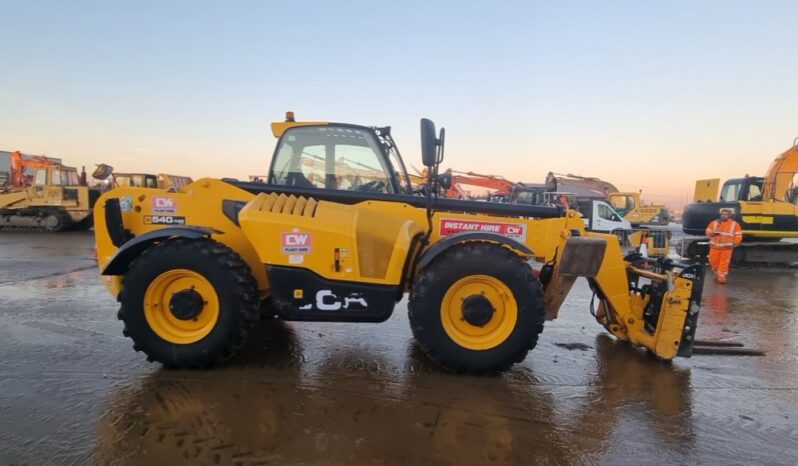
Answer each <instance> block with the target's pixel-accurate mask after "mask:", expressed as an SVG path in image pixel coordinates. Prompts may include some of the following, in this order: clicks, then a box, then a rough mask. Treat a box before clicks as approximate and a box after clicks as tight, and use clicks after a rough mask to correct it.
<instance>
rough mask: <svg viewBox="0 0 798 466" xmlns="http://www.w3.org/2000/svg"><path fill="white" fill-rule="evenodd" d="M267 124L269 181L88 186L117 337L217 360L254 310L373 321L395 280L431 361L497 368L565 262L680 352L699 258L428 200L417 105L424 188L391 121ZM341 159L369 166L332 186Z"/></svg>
mask: <svg viewBox="0 0 798 466" xmlns="http://www.w3.org/2000/svg"><path fill="white" fill-rule="evenodd" d="M272 132H273V133H274V135H275V137H278V138H279V141H278V143H277V147H276V149H275V153H274V157H273V159H272V162H271V168H270V170H269V173H268V177H267V180H266V182H265V183H248V182H241V181H235V180H229V179H225V180H216V179H209V178H205V179H200V180H198V181H196V182H194V183H191V184H189V185H187V186H184V187H183V188H181V189H179V190H178V191H177V192H166V191H164V190H158V189H147V188H118V189H114V190H112V191H109V192H107V193H105V194H104V195H103V196H102V197H101V198H100V200H99V201H98V203H97V205H96V207H95V216H96V221H95V232H96V240H97V248H98V262H99V267H100V270H101V276H102V277H103V280H104V282H105V284H106V286H107V287H108V289H109V291H110V292H111V293H112V294H113V295H115V296H116V298H117V300H118V301H119V303H120V309H119V313H118V317H119V319H121V320H122V321H123V323H124V331H123V333H124V335H126V336H128V337H130V338H131V339H132V340H133V343H134V345H133V347H134V349H136V350H138V351H143V352H144V353H145V354H146V355H147V358H148V359H149V360H150V361H158V362H160V363H162V364H164V365H165V366H167V367H186V368H193V367H207V366H210V365H213V364H215V363H219V362H221V361H223V360H225V359H226V358H228V357H230V356H231V355H232V354H233V353H235V351H236V350H237V349H238V348H239V347H240V346H241V344H242V343H243V341H244V339H245V338H246V335H247V332H248V330H249V328H250V326H251V325H252V324H253V322H254V321H256V320H258V319H260V318H265V317H270V318H274V317H276V318H280V319H284V320H293V321H336V322H382V321H385V320H386V319H388V318H389V317H390V316H391V314H392V312H393V310H394V307H395V305H396V303H397V302H399V300H401V299H402V298H403V296H404V295H405V293H409V306H408V307H409V320H410V325H411V329H412V332H413V335H414V336H415V338H416V339H417V341H418V342H419V344H420V347H421V348H423V350H424V351H425V352H426V354H427V355H428V356H429V357H430V358H431V359H432V360H433V361H435V362H437V363H438V364H440V365H441V366H442V367H444V368H446V369H448V370H451V371H454V372H466V373H490V372H496V371H502V370H505V369H507V368H509V367H510V366H511V365H512V364H514V363H516V362H519V361H521V360H523V359H524V358H525V357H526V355H527V352H528V351H529V350H531V349H532V348H534V347H535V345H536V343H537V340H538V335H539V334H540V332H541V331H542V330H543V324H544V321H545V320H550V319H554V318H556V317H557V315H558V313H559V310H560V307H561V305H562V303H563V301H564V300H565V298H566V296H567V295H568V293H569V290H570V289H571V286H572V285H573V283H574V281H575V280H576V279H577V278H578V277H586V278H587V280H588V282H589V284H590V287H591V289H592V290H593V292H594V293H595V299H594V302H595V303H596V305H595V306H591V307H592V309H591V312H592V313H593V315H594V316H595V318H596V320H597V321H598V322H599V324H601V325H602V326H603V327H604V328H605V329H607V330H608V331H609V332H610V333H612V334H613V335H615V336H616V337H617V338H619V339H621V340H626V341H629V342H631V343H632V344H633V345H636V346H639V347H643V348H646V349H647V350H648V351H650V352H651V353H652V354H653V355H655V356H656V357H658V358H661V359H664V360H670V359H672V358H674V357H676V356H690V355H691V353H692V348H693V342H694V336H695V331H696V325H697V320H698V313H699V306H700V302H701V291H702V287H703V277H704V269H703V265H686V264H679V263H676V262H673V261H670V260H665V259H660V260H651V259H645V258H641V257H640V256H639V255H634V254H633V255H630V256H627V257H626V258H624V256H623V254H622V252H621V249H620V245H619V242H618V241H617V238H616V237H615V236H613V235H607V234H597V233H590V232H586V231H585V227H584V222H583V221H582V219H581V218H580V217H579V215H578V214H577V213H576V212H575V211H571V210H563V209H562V208H560V207H541V206H527V205H514V204H501V203H490V202H478V201H465V200H456V199H445V198H442V197H438V196H437V195H436V193H438V192H440V191H441V189H440V188H445V186H441V184H444V185H445V184H447V183H448V180H447V177H446V176H445V174H439V173H438V168H439V166H440V164H441V162H442V161H443V153H444V150H443V149H444V131H443V130H442V129H441V131H440V133H437V132H436V130H435V125H434V124H433V123H432V122H431V121H430V120H427V119H422V120H421V146H422V159H423V163H424V165H425V166H426V167H427V183H428V186H429V189H425V190H424V191H425V194H424V195H423V196H421V195H414V194H413V188H412V186H411V184H410V182H409V178H408V176H407V170H406V169H405V165H404V162H403V161H402V158H401V156H400V155H399V152H398V150H397V148H396V144H395V143H394V141H393V139H392V137H391V135H390V129H389V128H387V127H368V126H359V125H352V124H343V123H328V122H300V121H295V120H294V118H293V115H292V114H289V115H288V117H287V118H286V121H284V122H276V123H273V124H272ZM308 157H310V158H312V159H313V160H314V163H311V164H309V163H306V159H307V158H308ZM319 158H320V159H322V160H323V161H324V167H325V168H324V171H323V172H322V173H321V174H320V173H319V165H318V163H316V162H318V160H319ZM343 159H346V160H348V161H357V163H358V164H360V165H362V166H368V167H372V168H378V169H379V173H376V172H374V171H373V170H372V171H371V172H370V173H371V174H370V177H369V180H368V181H367V182H364V183H349V182H347V183H340V180H341V177H340V176H338V174H337V172H336V170H338V169H339V168H340V167H341V164H340V163H337V162H339V161H341V160H343ZM348 166H350V167H351V162H350V163H349V164H348ZM311 174H313V175H314V176H313V178H314V180H313V181H311V180H310V179H309V175H311ZM320 175H323V176H320ZM339 183H340V184H339ZM531 261H536V263H537V264H539V266H538V267H537V268H533V267H532V266H531V265H530V262H531Z"/></svg>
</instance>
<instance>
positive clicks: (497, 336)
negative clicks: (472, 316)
mask: <svg viewBox="0 0 798 466" xmlns="http://www.w3.org/2000/svg"><path fill="white" fill-rule="evenodd" d="M476 296H481V297H482V298H485V299H487V301H489V302H490V305H491V307H492V308H493V313H492V315H491V316H490V318H489V320H488V321H487V322H486V323H484V324H483V325H474V324H472V323H470V322H469V321H468V320H466V318H465V315H464V313H463V309H464V306H463V305H464V303H465V302H466V300H468V299H473V297H476ZM483 302H484V301H483ZM517 321H518V304H517V303H516V302H515V297H514V296H513V293H512V291H510V288H508V287H507V285H505V284H504V282H502V281H501V280H498V279H496V278H494V277H490V276H487V275H471V276H468V277H465V278H461V279H460V280H458V281H457V282H455V283H454V284H453V285H452V286H451V287H450V288H449V290H448V291H447V292H446V295H445V296H444V297H443V301H442V302H441V322H442V323H443V329H444V330H445V331H446V334H447V335H449V338H451V339H452V340H453V341H454V342H455V343H457V344H458V345H460V346H462V347H464V348H468V349H472V350H488V349H491V348H495V347H497V346H499V345H501V344H502V343H503V342H504V341H505V340H507V338H508V337H509V336H510V334H511V333H512V332H513V329H514V328H515V324H516V322H517Z"/></svg>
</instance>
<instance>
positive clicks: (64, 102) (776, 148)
mask: <svg viewBox="0 0 798 466" xmlns="http://www.w3.org/2000/svg"><path fill="white" fill-rule="evenodd" d="M0 11H1V12H2V18H3V21H2V24H3V29H2V30H3V32H2V34H3V39H2V40H0V63H1V64H2V68H3V71H2V73H0V150H21V151H23V152H27V153H33V154H47V155H53V156H59V157H62V158H63V159H64V160H65V162H66V163H67V164H70V165H76V166H80V165H86V167H87V169H89V168H93V166H94V165H93V164H95V163H100V162H105V163H109V164H111V165H113V166H114V167H115V168H116V169H117V170H118V171H147V172H171V173H176V174H188V175H192V176H195V177H198V176H214V177H223V176H232V177H241V178H245V177H246V176H247V175H250V174H263V173H265V172H266V171H267V167H268V162H269V160H270V158H271V154H272V150H273V148H274V143H275V140H274V138H273V137H272V136H271V134H270V133H269V131H268V124H269V122H270V121H272V120H280V119H282V118H283V115H284V112H285V111H286V110H293V111H295V112H296V114H297V118H298V119H314V120H329V121H340V122H349V123H359V124H365V125H391V126H392V127H393V129H394V137H395V138H396V140H397V143H398V144H399V146H400V149H401V150H402V152H403V155H404V157H405V159H406V160H407V163H408V165H415V166H419V165H420V161H419V158H420V155H419V134H418V120H419V118H420V117H429V118H432V119H433V120H435V121H436V122H437V123H438V125H439V126H445V127H446V129H447V150H446V157H447V160H446V161H445V162H444V165H445V166H447V167H453V168H455V169H459V170H464V171H465V170H471V171H478V172H484V173H490V174H497V175H503V176H505V177H506V178H508V179H511V180H513V181H525V182H542V181H543V178H544V177H545V174H546V173H547V172H548V171H555V172H563V173H567V172H570V173H577V174H582V175H590V176H598V177H601V178H604V179H606V180H608V181H610V182H612V183H614V184H616V185H617V186H619V187H620V188H621V189H635V190H636V189H643V190H644V197H648V198H650V199H653V200H661V201H668V202H669V203H670V204H676V203H679V202H682V201H683V200H684V199H685V198H686V197H687V196H689V195H690V194H691V193H692V189H693V184H694V181H695V180H696V179H699V178H711V177H719V178H723V179H725V178H728V177H736V176H742V175H744V174H751V175H755V174H764V172H765V171H766V169H767V167H768V165H769V163H770V162H771V161H772V159H773V158H774V157H776V156H777V155H778V154H779V153H780V152H782V151H784V150H785V149H787V148H788V147H789V146H790V145H791V144H792V141H793V138H795V137H796V136H798V121H796V109H798V92H796V88H795V86H796V82H798V79H797V78H798V53H796V52H798V28H796V22H798V2H795V1H747V2H732V1H684V2H678V1H668V2H640V1H628V2H605V1H602V2H595V1H587V2H566V1H556V2H555V1H551V2H532V1H524V2H485V1H483V2H474V3H470V2H463V1H458V2H432V1H429V0H427V1H424V2H418V3H414V2H374V1H369V2H347V1H336V2H325V3H324V4H322V3H321V2H318V3H315V2H303V1H292V2H274V4H267V2H259V1H252V2H240V1H229V2H218V1H217V2H199V1H191V2H189V1H185V2H180V1H170V2H164V1H157V2H156V1H136V2H127V3H126V4H123V3H122V2H107V1H96V2H87V1H73V2H61V1H58V2H41V1H27V2H21V1H0ZM646 194H648V196H646Z"/></svg>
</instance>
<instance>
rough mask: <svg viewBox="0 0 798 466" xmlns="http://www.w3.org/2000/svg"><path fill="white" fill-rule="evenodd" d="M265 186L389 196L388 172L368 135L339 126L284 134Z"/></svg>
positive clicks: (372, 139) (292, 131) (374, 140)
mask: <svg viewBox="0 0 798 466" xmlns="http://www.w3.org/2000/svg"><path fill="white" fill-rule="evenodd" d="M272 167H273V169H272V173H271V175H270V178H269V182H270V183H273V184H278V185H286V186H296V187H301V188H318V189H339V190H347V191H363V192H380V193H393V192H394V185H393V183H392V181H391V177H390V176H389V175H388V174H389V173H391V169H390V167H389V165H388V162H387V161H386V160H385V158H384V157H383V155H382V151H381V148H380V146H379V143H378V142H377V140H376V139H375V137H374V135H373V134H371V133H370V132H369V131H366V130H362V129H359V128H348V127H339V126H307V127H295V128H291V129H289V130H287V131H286V132H285V133H284V134H283V137H282V138H281V139H280V143H279V145H278V147H277V151H276V152H275V157H274V161H273V163H272Z"/></svg>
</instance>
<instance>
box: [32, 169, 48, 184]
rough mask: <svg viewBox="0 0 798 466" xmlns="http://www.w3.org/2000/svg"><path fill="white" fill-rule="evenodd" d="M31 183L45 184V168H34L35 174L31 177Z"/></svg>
mask: <svg viewBox="0 0 798 466" xmlns="http://www.w3.org/2000/svg"><path fill="white" fill-rule="evenodd" d="M33 184H34V185H36V186H44V185H45V184H47V170H36V176H35V178H34V179H33Z"/></svg>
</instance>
